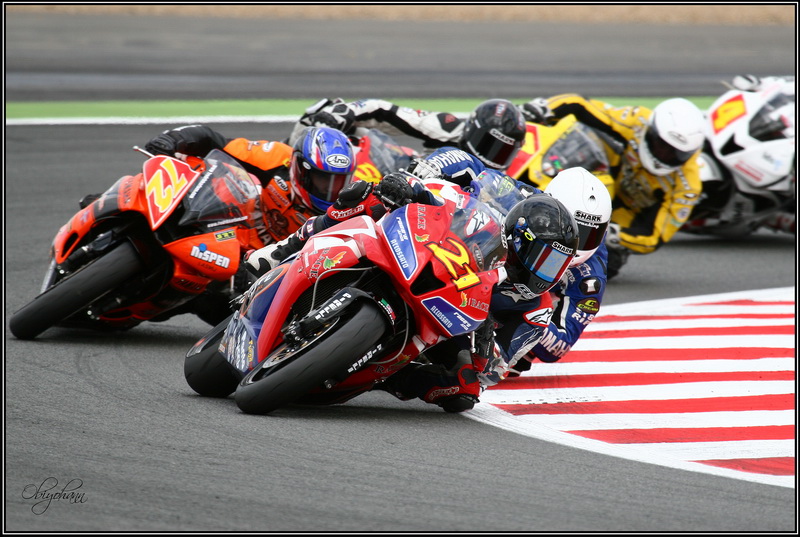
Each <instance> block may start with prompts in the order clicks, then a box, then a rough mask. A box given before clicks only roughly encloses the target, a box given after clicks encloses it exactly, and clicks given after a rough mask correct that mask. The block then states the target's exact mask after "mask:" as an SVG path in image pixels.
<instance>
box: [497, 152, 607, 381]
mask: <svg viewBox="0 0 800 537" xmlns="http://www.w3.org/2000/svg"><path fill="white" fill-rule="evenodd" d="M544 192H545V193H546V194H550V195H551V196H553V197H555V198H556V199H558V200H559V201H561V202H562V203H563V204H564V206H565V207H567V209H569V210H570V211H572V214H573V216H574V217H575V222H576V223H577V224H578V229H579V230H580V243H579V245H578V253H577V255H576V256H575V259H574V260H573V261H572V263H570V267H569V269H568V270H567V271H566V272H565V273H564V276H563V277H562V278H561V280H560V281H559V282H558V284H557V285H556V286H554V287H553V288H552V289H551V290H550V295H551V296H552V298H553V308H554V311H553V317H552V318H551V319H550V323H549V324H548V327H547V331H546V332H545V334H544V335H543V336H542V338H541V339H540V340H539V342H538V343H537V344H536V346H535V347H534V348H533V349H531V351H530V352H529V353H528V354H526V355H525V360H519V361H518V362H517V363H516V365H514V367H513V368H512V371H510V372H509V376H517V375H519V373H520V372H522V371H526V370H528V369H530V367H531V362H533V361H534V360H535V359H537V358H538V359H539V360H541V361H542V362H556V361H558V360H560V359H561V358H562V357H563V356H564V355H565V354H567V353H568V352H569V351H570V349H571V348H572V346H573V345H574V344H575V342H577V341H578V339H579V338H580V337H581V335H582V334H583V331H584V330H585V329H586V327H587V326H588V325H589V324H590V323H591V322H592V321H593V320H594V318H595V317H596V316H597V314H598V312H599V311H600V304H601V302H602V300H603V296H604V294H605V290H606V283H607V276H606V263H607V259H608V253H607V252H608V251H607V247H606V245H605V241H604V238H605V237H604V236H605V233H606V229H607V228H608V225H609V220H610V218H611V196H610V195H609V193H608V190H607V188H606V186H605V185H604V184H603V182H602V181H601V180H600V179H598V178H597V176H595V175H594V174H592V173H589V171H587V170H586V169H584V168H580V167H576V168H568V169H566V170H563V171H561V172H559V173H558V174H557V175H556V176H555V177H554V178H553V180H552V181H550V183H548V185H547V187H545V190H544Z"/></svg>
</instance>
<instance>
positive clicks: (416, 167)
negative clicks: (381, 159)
mask: <svg viewBox="0 0 800 537" xmlns="http://www.w3.org/2000/svg"><path fill="white" fill-rule="evenodd" d="M406 171H407V172H408V173H410V174H411V175H413V176H414V177H416V178H418V179H422V180H423V181H424V180H427V179H443V178H444V174H443V173H442V167H441V166H439V164H437V163H436V162H432V161H430V160H425V159H414V160H412V161H411V164H410V165H409V166H408V170H406Z"/></svg>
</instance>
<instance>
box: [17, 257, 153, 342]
mask: <svg viewBox="0 0 800 537" xmlns="http://www.w3.org/2000/svg"><path fill="white" fill-rule="evenodd" d="M143 269H144V264H143V262H142V260H141V258H140V257H139V254H138V253H137V252H136V249H135V248H134V247H133V245H132V244H130V243H127V242H125V243H123V244H120V245H119V246H118V247H116V248H114V249H113V250H111V251H110V252H108V253H107V254H105V255H103V256H102V257H99V258H97V259H95V260H94V261H92V262H90V263H89V264H87V265H85V266H84V267H82V268H81V269H80V270H78V271H76V272H74V273H73V274H70V275H69V276H67V277H65V278H64V279H63V280H61V281H59V282H57V283H56V284H55V285H53V286H52V287H50V288H48V289H46V290H45V291H44V292H42V293H41V294H40V295H39V296H37V297H36V298H34V299H33V300H32V301H31V302H29V303H28V304H27V305H26V306H24V307H23V308H22V309H20V310H19V311H17V312H16V313H14V315H13V316H12V317H11V322H10V325H9V328H10V329H11V333H12V334H14V337H16V338H17V339H33V338H35V337H36V336H38V335H39V334H41V333H42V332H44V331H45V330H47V329H48V328H50V327H51V326H55V325H56V324H58V323H59V322H61V321H63V320H64V319H66V318H67V317H69V316H70V315H72V314H73V313H76V312H78V311H80V310H81V309H82V308H86V307H88V306H89V305H90V304H92V303H93V302H94V301H95V300H97V299H98V298H100V297H102V296H103V295H105V294H106V293H108V292H109V291H112V290H114V289H116V288H117V287H119V286H120V285H122V284H123V283H125V282H126V281H128V280H130V279H131V278H133V277H134V276H136V275H137V274H138V273H139V272H141V271H142V270H143Z"/></svg>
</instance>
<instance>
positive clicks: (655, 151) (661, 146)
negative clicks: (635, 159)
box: [644, 124, 695, 168]
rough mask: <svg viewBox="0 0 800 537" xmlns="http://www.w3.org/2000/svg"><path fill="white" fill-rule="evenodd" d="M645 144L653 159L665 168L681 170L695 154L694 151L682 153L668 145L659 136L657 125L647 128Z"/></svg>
mask: <svg viewBox="0 0 800 537" xmlns="http://www.w3.org/2000/svg"><path fill="white" fill-rule="evenodd" d="M644 142H645V144H647V149H648V150H649V151H650V154H651V155H652V156H653V158H654V159H655V160H657V161H658V163H659V164H661V165H662V166H663V167H665V168H680V167H681V166H683V165H684V164H685V163H686V161H688V160H689V159H690V158H691V157H692V155H694V153H695V152H694V151H681V150H680V149H678V148H676V147H673V146H672V145H670V144H669V143H667V141H666V140H664V139H663V138H662V137H661V135H660V134H659V132H658V127H656V126H655V124H653V125H650V126H649V127H648V128H647V132H646V133H645V135H644Z"/></svg>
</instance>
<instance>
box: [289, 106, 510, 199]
mask: <svg viewBox="0 0 800 537" xmlns="http://www.w3.org/2000/svg"><path fill="white" fill-rule="evenodd" d="M312 125H318V126H319V125H325V126H329V127H335V128H338V129H340V130H342V131H343V132H345V133H347V134H350V133H352V132H354V131H355V130H356V129H357V128H359V127H368V128H377V129H379V130H382V131H385V132H387V133H388V134H391V135H398V134H405V135H408V136H412V137H414V138H418V139H420V140H422V141H423V146H424V147H425V148H429V149H435V151H434V152H433V153H432V154H430V155H428V156H427V157H426V160H428V162H429V163H431V164H432V165H435V166H437V167H438V168H440V169H441V172H442V173H441V174H440V175H439V177H445V178H447V180H449V181H452V182H455V183H458V184H461V185H462V186H466V185H468V184H469V182H470V181H471V180H473V179H475V177H477V175H478V173H480V172H481V171H483V170H484V169H486V168H490V169H497V170H505V169H506V168H507V167H508V166H509V165H510V164H511V162H512V161H513V160H514V157H515V156H516V154H517V152H518V151H519V149H520V147H522V143H523V142H524V140H525V118H524V117H523V115H522V113H521V112H520V111H519V110H518V109H517V107H516V106H514V104H513V103H511V102H510V101H507V100H505V99H489V100H487V101H484V102H482V103H480V104H479V105H478V106H477V107H475V109H474V110H473V111H472V113H471V114H470V116H469V117H468V118H466V119H461V118H458V117H456V116H455V115H453V114H449V113H445V112H430V111H425V110H414V109H411V108H408V107H401V106H398V105H396V104H393V103H391V102H388V101H384V100H381V99H362V100H358V101H353V102H351V103H345V102H344V101H343V100H341V99H336V100H329V99H324V100H322V101H319V102H318V103H316V104H314V105H313V106H311V107H309V108H308V109H307V110H306V113H305V114H304V115H303V116H301V117H300V119H299V120H298V122H297V124H296V125H295V128H294V131H293V132H292V135H291V136H290V137H289V142H290V143H291V142H292V140H294V139H295V138H296V136H297V135H298V133H300V132H302V129H303V128H304V127H306V126H312ZM415 175H418V174H415ZM418 176H419V175H418ZM422 178H423V179H424V177H422Z"/></svg>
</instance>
